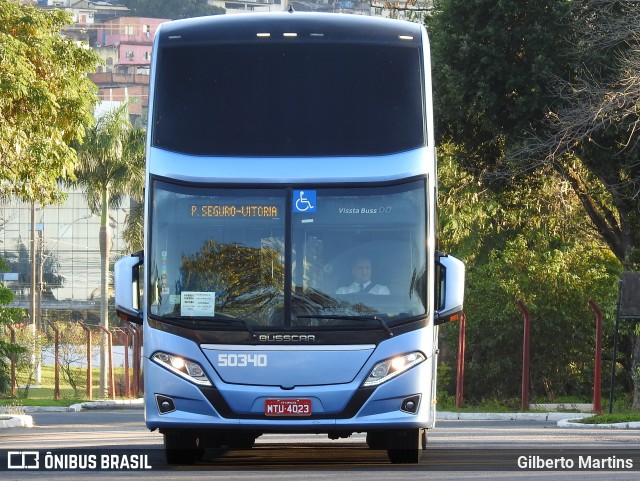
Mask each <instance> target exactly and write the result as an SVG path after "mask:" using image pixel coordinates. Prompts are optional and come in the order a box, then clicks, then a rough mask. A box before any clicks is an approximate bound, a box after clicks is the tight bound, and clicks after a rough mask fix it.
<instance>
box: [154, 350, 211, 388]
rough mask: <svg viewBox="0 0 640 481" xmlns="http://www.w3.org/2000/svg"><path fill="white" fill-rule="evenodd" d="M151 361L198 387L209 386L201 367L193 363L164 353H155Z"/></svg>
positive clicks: (209, 383) (209, 382)
mask: <svg viewBox="0 0 640 481" xmlns="http://www.w3.org/2000/svg"><path fill="white" fill-rule="evenodd" d="M151 359H152V360H154V361H155V362H157V363H158V364H160V365H161V366H162V367H164V368H166V369H168V370H169V371H171V372H173V373H175V374H177V375H178V376H180V377H183V378H185V379H186V380H187V381H191V382H193V383H196V384H199V385H200V386H211V381H209V378H208V377H207V375H206V374H205V373H204V369H202V366H201V365H200V364H198V363H197V362H195V361H191V360H189V359H185V358H183V357H180V356H174V355H173V354H167V353H166V352H156V353H155V354H154V355H153V356H151Z"/></svg>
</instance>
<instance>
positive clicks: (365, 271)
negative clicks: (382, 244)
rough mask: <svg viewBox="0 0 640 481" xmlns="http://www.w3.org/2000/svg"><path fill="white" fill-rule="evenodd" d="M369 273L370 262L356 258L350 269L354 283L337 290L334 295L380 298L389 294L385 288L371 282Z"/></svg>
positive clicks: (370, 270)
mask: <svg viewBox="0 0 640 481" xmlns="http://www.w3.org/2000/svg"><path fill="white" fill-rule="evenodd" d="M371 272H372V268H371V260H369V259H368V258H366V257H358V258H357V259H356V261H355V263H354V264H353V268H352V269H351V273H352V274H353V279H354V281H353V282H352V283H351V284H349V285H348V286H344V287H340V288H338V290H337V291H336V294H354V293H357V292H362V293H364V294H376V295H382V296H388V295H389V294H391V291H389V288H388V287H387V286H383V285H381V284H376V283H374V282H373V281H372V280H371Z"/></svg>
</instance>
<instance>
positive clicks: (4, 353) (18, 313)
mask: <svg viewBox="0 0 640 481" xmlns="http://www.w3.org/2000/svg"><path fill="white" fill-rule="evenodd" d="M0 270H5V265H4V263H3V261H2V259H0ZM12 300H13V293H12V292H11V290H9V289H8V288H7V287H5V285H4V283H2V282H0V328H3V326H4V325H5V324H13V323H15V322H18V321H21V320H24V318H25V317H26V316H25V312H24V310H23V309H16V308H8V307H2V306H6V305H7V304H9V303H11V301H12ZM24 352H26V349H24V348H22V347H20V346H19V345H17V344H15V343H11V342H7V341H6V340H5V339H3V338H2V337H0V393H6V392H8V391H9V389H10V388H11V385H10V376H9V373H8V372H7V367H8V366H7V360H8V359H11V358H13V359H14V360H15V359H16V357H17V356H18V355H19V354H23V353H24Z"/></svg>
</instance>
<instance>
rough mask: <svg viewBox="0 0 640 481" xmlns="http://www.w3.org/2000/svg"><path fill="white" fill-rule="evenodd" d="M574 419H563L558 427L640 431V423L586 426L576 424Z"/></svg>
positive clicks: (584, 424)
mask: <svg viewBox="0 0 640 481" xmlns="http://www.w3.org/2000/svg"><path fill="white" fill-rule="evenodd" d="M575 419H576V418H573V419H563V420H562V421H558V427H560V428H600V429H640V422H636V421H634V422H630V423H612V424H586V423H576V422H574V421H575Z"/></svg>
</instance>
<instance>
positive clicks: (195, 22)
mask: <svg viewBox="0 0 640 481" xmlns="http://www.w3.org/2000/svg"><path fill="white" fill-rule="evenodd" d="M157 36H158V41H159V42H160V43H161V44H164V45H167V43H169V44H176V43H177V44H190V43H196V44H198V43H203V42H205V43H208V42H220V43H226V42H232V43H237V42H251V41H260V39H264V38H265V37H269V38H270V39H271V40H272V41H273V40H281V41H288V40H290V39H292V38H297V40H298V41H300V40H306V41H324V42H327V41H329V42H341V43H342V42H347V43H348V42H358V43H369V42H370V43H384V44H391V43H404V44H413V45H415V44H416V43H418V42H421V41H422V27H421V25H420V24H417V23H412V22H407V21H403V20H391V19H386V18H380V17H370V16H364V15H349V14H340V13H315V12H314V13H310V12H304V13H303V12H300V13H298V12H294V13H285V12H278V13H251V14H244V15H214V16H209V17H197V18H190V19H184V20H176V21H173V22H168V23H164V24H162V25H161V27H160V30H159V32H158V35H157Z"/></svg>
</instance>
